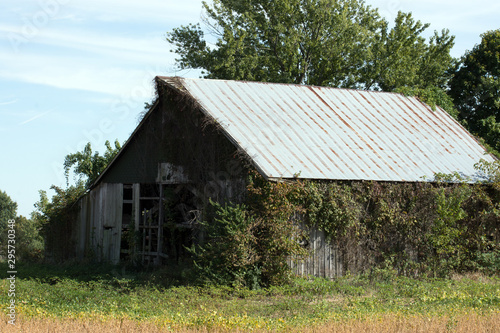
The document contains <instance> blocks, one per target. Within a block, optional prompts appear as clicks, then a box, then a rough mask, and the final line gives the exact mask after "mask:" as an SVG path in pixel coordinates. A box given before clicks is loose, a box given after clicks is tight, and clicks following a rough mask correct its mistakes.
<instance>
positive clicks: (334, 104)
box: [159, 77, 493, 181]
mask: <svg viewBox="0 0 500 333" xmlns="http://www.w3.org/2000/svg"><path fill="white" fill-rule="evenodd" d="M159 79H160V80H163V81H164V82H165V83H167V84H169V85H170V86H172V87H174V88H176V89H179V87H180V86H182V89H183V90H184V91H187V92H188V93H189V94H190V95H191V96H192V97H193V98H194V99H195V100H196V101H197V102H198V103H199V105H200V106H201V107H202V109H203V110H204V112H206V113H207V114H208V115H209V116H211V117H212V118H214V119H215V120H216V121H217V122H218V123H219V124H220V125H221V126H222V128H223V129H224V131H225V132H226V135H227V136H228V137H229V138H230V139H231V140H232V141H233V142H235V143H236V144H237V145H238V146H239V147H241V148H242V149H244V150H245V151H246V153H247V154H248V155H249V156H250V157H251V159H252V160H253V163H254V164H255V166H256V167H257V168H258V169H259V170H260V171H261V172H262V173H263V174H264V176H266V177H268V178H307V179H334V180H379V181H421V180H422V179H423V177H424V179H425V178H427V179H428V180H430V179H433V178H434V173H437V172H441V173H451V172H455V171H456V172H459V173H461V174H463V175H466V176H471V177H475V176H477V173H476V170H475V169H474V164H475V163H477V162H478V161H479V160H480V159H481V158H483V159H486V160H489V161H493V158H492V157H491V156H490V155H485V149H484V147H482V146H481V145H480V144H479V143H478V142H477V141H476V140H475V139H474V138H473V137H472V136H471V135H470V134H469V133H468V132H467V131H466V130H465V129H464V128H463V127H462V126H461V125H460V124H458V123H457V122H456V121H455V120H454V119H453V118H452V117H450V116H449V115H448V114H447V113H446V112H445V111H443V110H442V109H440V108H438V109H437V110H435V111H433V110H432V109H431V108H430V107H429V106H427V105H426V104H424V103H422V102H421V101H419V100H418V99H417V98H413V97H406V96H403V95H401V94H396V93H384V92H374V91H358V90H348V89H336V88H327V87H311V86H304V85H291V84H272V83H262V82H242V81H225V80H204V79H185V78H175V79H172V78H166V77H161V78H159ZM173 81H176V82H177V83H178V84H175V85H173V84H172V82H173Z"/></svg>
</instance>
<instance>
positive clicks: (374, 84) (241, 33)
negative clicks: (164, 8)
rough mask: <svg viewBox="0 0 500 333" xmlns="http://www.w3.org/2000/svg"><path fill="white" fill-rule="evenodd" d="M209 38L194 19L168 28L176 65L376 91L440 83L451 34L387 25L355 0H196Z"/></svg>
mask: <svg viewBox="0 0 500 333" xmlns="http://www.w3.org/2000/svg"><path fill="white" fill-rule="evenodd" d="M203 7H204V10H205V13H206V16H207V24H208V28H209V30H210V31H211V33H212V34H213V35H214V36H215V38H216V41H215V43H214V44H215V46H214V47H211V46H210V43H209V42H208V41H207V39H206V38H205V33H204V31H203V30H202V28H201V26H200V25H199V24H190V25H188V26H181V27H179V28H176V29H173V30H172V31H171V32H169V33H168V35H167V41H168V42H169V43H171V44H172V45H173V46H174V47H175V52H176V53H177V54H178V55H179V58H178V59H177V61H178V65H179V67H180V68H181V69H187V68H200V69H203V70H204V73H205V75H206V77H207V78H216V79H231V80H249V81H264V82H282V83H297V84H309V85H320V86H333V87H347V88H363V89H382V90H386V91H393V90H395V89H396V88H398V87H404V86H410V87H418V88H422V89H424V88H426V87H429V86H435V87H444V85H445V83H446V81H447V79H448V74H447V70H448V69H449V68H450V67H451V66H452V65H453V64H454V61H453V59H452V58H451V56H450V54H449V52H450V49H451V48H452V46H453V39H454V38H453V37H451V36H449V33H448V31H443V32H442V33H441V34H438V33H437V32H436V33H435V35H434V36H433V37H431V38H430V39H429V41H426V40H425V38H423V37H422V34H423V32H424V31H425V30H426V29H427V28H428V26H429V25H428V24H422V23H421V22H420V21H415V19H414V18H413V17H412V16H411V14H405V13H401V12H400V13H398V16H397V18H396V21H395V25H394V27H393V28H391V29H389V24H388V22H387V21H385V20H384V19H382V18H381V17H380V15H379V13H378V11H377V10H376V9H373V8H372V7H370V6H367V5H366V4H365V3H364V1H362V0H342V1H332V0H275V1H263V0H244V1H241V0H238V1H235V0H216V1H214V2H213V3H212V4H208V3H207V2H203Z"/></svg>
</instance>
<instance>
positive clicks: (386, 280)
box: [0, 263, 500, 332]
mask: <svg viewBox="0 0 500 333" xmlns="http://www.w3.org/2000/svg"><path fill="white" fill-rule="evenodd" d="M0 270H1V271H3V272H5V271H7V270H8V269H7V265H6V263H0ZM170 271H171V272H172V273H174V272H173V271H172V270H170ZM159 273H160V272H159V271H149V272H142V271H127V270H125V269H123V268H121V267H113V266H105V265H95V264H93V265H89V264H87V265H84V264H81V263H80V264H77V265H76V264H72V265H64V266H63V265H61V266H55V265H48V264H37V263H35V264H25V265H23V264H20V265H19V267H18V274H17V276H16V299H17V300H19V302H18V303H16V311H17V313H18V314H19V316H22V318H23V319H25V320H26V319H30V318H40V319H44V320H47V319H48V320H50V321H53V322H55V323H57V321H58V320H60V319H61V318H64V319H68V320H71V321H73V320H82V321H83V322H84V323H88V322H89V321H92V320H95V321H102V322H106V321H112V320H116V321H118V324H120V321H121V320H124V321H125V320H134V321H136V322H137V323H140V322H148V323H158V324H159V325H162V328H161V329H158V330H159V331H175V332H177V331H184V330H186V329H189V330H200V331H206V330H209V331H245V332H249V331H258V332H260V331H266V332H268V331H272V332H295V331H297V332H298V331H304V330H310V331H313V330H315V329H316V328H317V330H321V329H320V327H318V326H321V325H322V324H325V323H331V322H339V323H340V324H342V323H345V321H344V320H353V319H359V318H363V319H366V318H373V320H377V321H379V320H381V318H382V317H383V316H386V315H388V314H389V315H394V316H395V317H396V319H397V323H398V326H397V327H398V328H399V330H401V327H402V326H401V320H402V319H404V318H407V317H410V318H411V317H420V316H422V317H424V318H425V320H426V321H428V320H429V318H432V317H435V316H445V317H446V316H451V317H453V316H454V315H457V314H464V315H466V317H467V318H468V319H470V316H471V314H476V313H482V314H485V315H487V314H488V313H490V314H491V313H498V310H499V309H500V288H499V287H500V280H499V279H498V277H486V276H484V275H480V274H474V275H465V276H458V277H454V278H453V279H434V278H433V279H410V278H404V277H400V276H392V278H391V273H390V272H386V271H383V270H378V271H377V272H375V273H374V274H372V275H368V274H366V275H356V276H347V277H341V278H338V279H335V280H326V279H320V278H307V279H298V278H295V279H293V280H291V282H290V283H289V284H286V285H282V286H272V287H269V288H266V289H259V290H253V291H251V290H246V289H240V288H231V287H227V286H213V285H210V286H205V287H203V288H200V287H193V286H189V285H185V284H184V285H181V286H179V285H175V286H172V285H167V284H165V283H164V280H158V281H157V279H156V276H157V275H158V274H159ZM9 286H10V284H9V282H8V281H7V280H5V279H3V280H0V304H8V302H9V296H8V294H9V293H8V290H9ZM2 312H3V311H2ZM65 327H66V326H65ZM85 327H87V326H85ZM124 327H125V325H124ZM342 327H344V326H342ZM425 327H427V326H425ZM114 328H116V329H118V326H115V327H114ZM358 328H359V327H358ZM398 328H395V329H394V330H395V331H397V330H398ZM82 330H83V328H82ZM118 330H119V329H118ZM122 330H123V329H122ZM344 330H345V327H344ZM354 330H355V329H354ZM358 331H359V329H358ZM493 331H494V329H493Z"/></svg>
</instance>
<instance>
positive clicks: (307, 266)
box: [288, 229, 343, 279]
mask: <svg viewBox="0 0 500 333" xmlns="http://www.w3.org/2000/svg"><path fill="white" fill-rule="evenodd" d="M309 249H310V256H309V257H308V258H306V259H305V260H301V261H299V260H296V259H294V258H290V259H289V260H288V265H289V266H290V267H291V268H292V272H293V273H294V274H295V275H299V276H307V275H313V276H317V277H323V278H330V279H333V278H335V277H338V276H341V275H342V274H343V267H342V260H341V258H340V252H339V251H338V250H337V249H336V248H335V247H334V246H332V245H330V244H328V242H327V241H326V238H325V234H324V233H323V232H322V231H319V230H317V229H311V230H310V233H309Z"/></svg>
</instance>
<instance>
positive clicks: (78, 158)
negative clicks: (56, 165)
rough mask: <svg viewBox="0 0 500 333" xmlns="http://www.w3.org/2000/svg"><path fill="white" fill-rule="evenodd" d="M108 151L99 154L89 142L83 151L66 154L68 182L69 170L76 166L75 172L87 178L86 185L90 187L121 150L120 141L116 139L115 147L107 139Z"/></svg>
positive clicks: (65, 168) (65, 164)
mask: <svg viewBox="0 0 500 333" xmlns="http://www.w3.org/2000/svg"><path fill="white" fill-rule="evenodd" d="M105 145H106V151H105V152H104V155H102V156H101V155H99V152H98V151H96V152H95V153H93V152H92V146H91V144H90V142H89V143H87V145H86V146H85V148H84V149H83V151H81V152H76V153H73V154H69V155H66V157H65V159H64V172H65V176H66V182H68V178H69V172H70V170H71V168H72V167H73V166H74V167H75V169H74V172H75V174H76V175H78V176H79V179H80V180H82V179H86V187H89V186H90V185H91V184H92V183H93V182H94V181H95V180H96V179H97V178H98V177H99V176H100V175H101V173H102V172H103V171H104V169H106V167H107V166H108V164H109V163H110V162H111V161H112V160H113V158H114V157H115V156H116V154H118V152H119V151H120V148H121V146H120V143H119V142H118V140H115V147H114V148H113V147H112V146H111V144H110V143H109V141H107V140H106V143H105Z"/></svg>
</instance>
